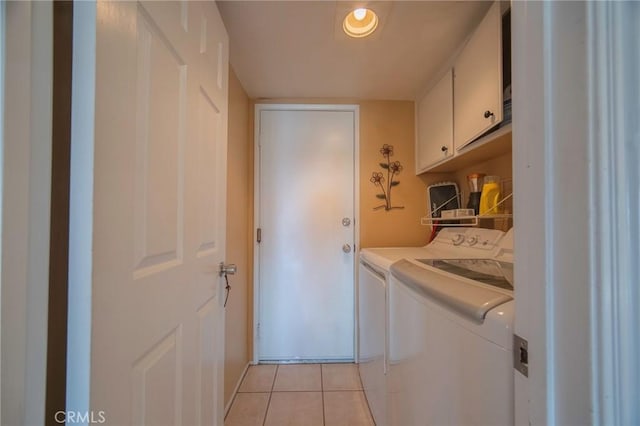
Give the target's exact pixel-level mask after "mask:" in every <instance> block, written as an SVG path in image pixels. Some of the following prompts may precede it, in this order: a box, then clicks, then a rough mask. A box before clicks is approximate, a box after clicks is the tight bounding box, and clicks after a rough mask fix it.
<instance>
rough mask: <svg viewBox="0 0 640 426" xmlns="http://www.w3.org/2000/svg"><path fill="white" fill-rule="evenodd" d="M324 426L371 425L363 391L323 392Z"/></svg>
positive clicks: (371, 421)
mask: <svg viewBox="0 0 640 426" xmlns="http://www.w3.org/2000/svg"><path fill="white" fill-rule="evenodd" d="M324 422H325V423H324V424H325V426H373V425H374V423H373V420H372V418H371V414H370V413H369V406H368V405H367V400H366V398H365V396H364V392H361V391H356V392H347V391H345V392H343V391H338V392H324Z"/></svg>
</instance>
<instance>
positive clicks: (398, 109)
mask: <svg viewBox="0 0 640 426" xmlns="http://www.w3.org/2000/svg"><path fill="white" fill-rule="evenodd" d="M414 108H415V105H414V103H413V102H409V101H363V102H360V247H362V248H365V247H393V246H422V245H425V244H426V243H427V242H428V237H429V231H430V228H429V227H426V226H422V225H421V224H420V218H421V217H422V216H425V215H426V214H427V191H426V188H427V184H428V183H432V182H435V181H438V180H443V176H442V175H430V176H426V177H418V176H416V175H415V160H414V158H415V155H414V152H415V131H414V115H415V114H414ZM384 144H389V145H392V146H393V151H394V155H393V157H392V160H393V161H400V162H401V163H402V165H403V167H404V170H402V172H401V173H400V174H399V175H398V176H397V177H396V178H395V180H398V181H399V182H400V185H398V186H396V187H394V188H393V189H392V191H391V195H392V197H391V200H392V202H393V203H392V204H393V206H396V205H397V206H404V209H397V210H390V211H385V210H384V209H380V210H375V211H374V210H373V208H374V207H376V206H379V205H380V204H382V202H381V200H379V199H377V198H376V194H378V193H380V188H379V187H376V186H374V185H373V184H372V183H371V182H370V180H369V179H370V178H371V174H372V173H373V172H374V171H375V172H383V169H382V168H381V167H380V164H379V163H381V162H383V161H384V157H383V156H382V154H380V148H382V145H384ZM384 176H385V179H386V173H385V174H384Z"/></svg>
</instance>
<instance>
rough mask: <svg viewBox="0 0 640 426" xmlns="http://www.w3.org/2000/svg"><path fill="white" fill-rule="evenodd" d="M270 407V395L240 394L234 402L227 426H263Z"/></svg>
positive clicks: (225, 421)
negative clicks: (268, 406)
mask: <svg viewBox="0 0 640 426" xmlns="http://www.w3.org/2000/svg"><path fill="white" fill-rule="evenodd" d="M267 405H269V393H239V394H236V399H235V400H234V401H233V405H232V406H231V410H229V414H228V415H227V418H226V419H224V425H225V426H262V424H263V422H264V416H265V414H266V413H267Z"/></svg>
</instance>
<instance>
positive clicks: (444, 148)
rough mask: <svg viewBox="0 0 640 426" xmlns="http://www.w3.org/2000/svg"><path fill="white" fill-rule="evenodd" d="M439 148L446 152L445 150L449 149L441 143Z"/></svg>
mask: <svg viewBox="0 0 640 426" xmlns="http://www.w3.org/2000/svg"><path fill="white" fill-rule="evenodd" d="M440 150H441V151H442V152H447V151H449V148H448V147H446V146H444V145H442V148H440Z"/></svg>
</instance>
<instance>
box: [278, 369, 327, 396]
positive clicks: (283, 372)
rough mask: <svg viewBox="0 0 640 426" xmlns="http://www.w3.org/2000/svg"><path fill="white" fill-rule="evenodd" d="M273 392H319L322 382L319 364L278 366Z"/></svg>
mask: <svg viewBox="0 0 640 426" xmlns="http://www.w3.org/2000/svg"><path fill="white" fill-rule="evenodd" d="M273 390H274V391H320V390H322V380H321V376H320V364H293V365H280V366H278V374H276V383H275V385H274V387H273Z"/></svg>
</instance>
